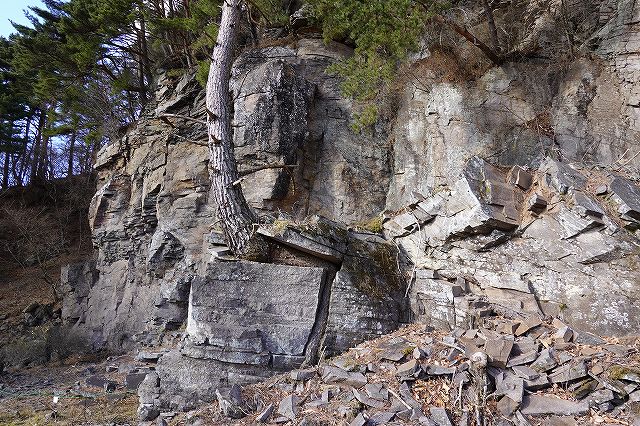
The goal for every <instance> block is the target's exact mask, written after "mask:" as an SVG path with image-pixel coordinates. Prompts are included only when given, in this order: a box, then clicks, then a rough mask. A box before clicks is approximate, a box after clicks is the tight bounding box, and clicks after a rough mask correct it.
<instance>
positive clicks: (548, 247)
mask: <svg viewBox="0 0 640 426" xmlns="http://www.w3.org/2000/svg"><path fill="white" fill-rule="evenodd" d="M521 173H523V172H522V171H521ZM508 175H513V170H512V171H511V173H507V171H502V170H500V169H499V168H496V167H495V166H492V165H490V164H488V163H487V162H485V161H484V160H481V159H479V158H473V159H472V160H471V161H470V162H469V163H468V164H467V166H466V168H465V170H464V173H463V177H462V178H461V179H460V180H459V181H457V182H456V183H454V184H453V186H452V187H451V188H447V189H444V190H442V191H440V192H439V193H437V194H435V195H434V196H433V197H432V198H429V199H426V200H424V201H422V202H421V203H419V204H417V205H414V206H413V207H412V206H409V209H411V208H413V209H414V211H415V210H416V209H419V208H420V205H426V204H430V205H433V204H436V201H434V198H436V200H437V204H438V205H439V210H438V211H434V210H432V211H431V214H432V215H433V217H432V218H431V220H430V221H428V222H426V223H423V224H422V225H421V227H420V228H419V230H418V229H415V230H411V231H408V232H404V233H403V234H400V235H397V234H395V235H397V236H396V237H395V239H396V241H397V242H398V244H399V246H400V247H402V248H404V249H405V250H407V251H408V252H409V253H411V257H412V259H413V260H414V261H415V263H416V264H418V265H420V266H421V268H424V269H425V270H417V271H416V273H415V278H414V284H413V285H412V290H411V292H412V294H413V301H412V303H413V310H414V314H415V315H417V317H418V318H420V319H422V320H426V321H431V322H433V323H434V325H438V326H447V327H450V328H453V327H455V326H459V325H461V324H462V323H464V322H465V321H467V313H468V307H469V303H474V301H473V297H474V296H475V297H480V298H484V299H485V300H486V299H488V300H491V301H492V302H494V303H497V304H499V305H502V306H503V307H504V308H505V309H508V310H511V311H516V312H529V313H539V314H542V313H544V314H547V315H561V316H562V317H563V318H564V319H565V320H566V321H569V322H570V323H571V324H572V325H573V326H575V327H577V328H579V329H582V330H587V331H594V332H597V333H599V334H607V335H611V334H613V335H624V334H627V333H628V332H629V330H638V329H639V328H640V322H638V320H637V318H638V317H637V314H640V312H637V303H635V301H636V300H637V298H638V297H639V296H640V293H639V292H640V288H639V287H638V285H637V283H638V282H640V271H639V270H638V268H637V266H636V262H637V256H638V253H640V240H639V239H638V238H637V237H635V236H634V235H633V234H631V233H629V232H627V231H626V230H625V228H631V229H635V227H636V226H637V223H638V222H636V221H635V219H633V213H631V212H632V211H635V210H634V209H633V207H630V205H629V204H627V203H626V202H625V201H623V200H624V198H625V197H626V198H627V200H629V201H628V202H629V203H632V201H631V199H637V198H636V197H634V196H632V194H635V192H634V191H636V190H637V188H638V187H637V186H636V185H635V184H631V183H630V182H629V181H627V180H625V179H623V178H621V177H619V176H615V175H606V174H596V173H594V172H593V171H591V172H588V173H586V172H581V171H580V170H577V169H574V168H572V167H570V166H569V165H566V164H564V163H559V162H557V161H554V160H551V159H547V160H546V161H545V162H544V163H543V165H542V166H541V170H540V171H538V172H536V173H532V174H531V175H530V176H531V177H530V180H531V186H530V188H528V189H527V191H524V190H522V188H520V187H519V186H518V185H517V184H510V183H509V178H508ZM598 182H606V183H610V185H609V186H610V187H611V191H612V192H611V193H610V194H608V195H605V196H600V197H598V196H595V195H594V194H592V192H591V191H590V189H589V188H594V187H595V186H596V183H598ZM622 182H624V183H625V184H624V185H623V184H622ZM616 183H617V184H616ZM634 188H635V189H634ZM534 198H535V199H536V200H538V202H539V200H540V199H545V200H548V207H543V211H540V210H538V209H537V208H536V209H533V210H532V204H531V202H530V200H532V199H534ZM442 200H444V201H442ZM615 206H619V207H615ZM393 222H394V219H392V220H391V221H389V222H387V224H385V227H386V228H387V229H388V233H389V235H390V236H394V232H395V230H396V229H397V226H395V224H394V223H393ZM604 289H606V291H605V290H604ZM466 293H468V295H467V296H465V294H466ZM623 295H624V296H623ZM463 296H464V297H463Z"/></svg>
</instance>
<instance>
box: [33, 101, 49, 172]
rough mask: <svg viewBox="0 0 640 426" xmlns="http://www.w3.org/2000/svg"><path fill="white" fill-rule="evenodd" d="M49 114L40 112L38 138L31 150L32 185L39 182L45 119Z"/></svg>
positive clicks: (42, 110) (43, 111)
mask: <svg viewBox="0 0 640 426" xmlns="http://www.w3.org/2000/svg"><path fill="white" fill-rule="evenodd" d="M46 115H47V113H46V111H45V110H44V109H41V110H40V117H39V118H38V131H37V133H36V138H35V140H34V141H33V149H32V150H31V157H32V158H31V176H30V179H29V182H30V183H34V182H35V181H36V180H38V172H39V171H40V151H41V150H42V148H41V145H42V133H43V132H44V126H45V117H46Z"/></svg>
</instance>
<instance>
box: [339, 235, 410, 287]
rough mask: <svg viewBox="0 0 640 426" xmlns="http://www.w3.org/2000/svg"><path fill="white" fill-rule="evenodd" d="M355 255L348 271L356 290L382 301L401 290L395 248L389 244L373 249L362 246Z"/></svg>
mask: <svg viewBox="0 0 640 426" xmlns="http://www.w3.org/2000/svg"><path fill="white" fill-rule="evenodd" d="M365 244H366V243H365ZM357 254H358V255H357V256H353V257H352V263H351V264H350V265H349V270H350V272H351V274H352V276H353V280H354V281H353V284H354V285H355V287H356V288H357V289H358V290H360V291H361V292H362V293H364V294H366V295H367V296H369V297H372V298H374V299H384V298H385V296H388V295H390V294H391V293H393V292H394V291H397V290H399V289H401V288H402V284H403V280H402V277H401V274H400V271H399V270H398V261H397V251H396V248H395V247H393V246H391V245H389V244H376V245H375V246H374V247H373V248H372V247H369V246H368V245H363V247H359V249H358V250H357Z"/></svg>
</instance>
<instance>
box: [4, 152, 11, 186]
mask: <svg viewBox="0 0 640 426" xmlns="http://www.w3.org/2000/svg"><path fill="white" fill-rule="evenodd" d="M9 158H11V156H10V154H9V150H8V149H7V151H6V152H5V153H4V165H3V170H2V189H7V188H9Z"/></svg>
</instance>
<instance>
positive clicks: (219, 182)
mask: <svg viewBox="0 0 640 426" xmlns="http://www.w3.org/2000/svg"><path fill="white" fill-rule="evenodd" d="M240 4H241V0H225V1H224V2H223V4H222V20H221V22H220V28H219V29H218V39H217V41H216V45H215V47H214V49H213V55H212V61H211V68H210V69H209V79H208V81H207V123H208V125H207V127H208V133H209V155H210V158H209V171H210V174H211V187H212V193H213V197H214V199H215V202H216V204H217V206H218V219H219V221H220V224H221V226H222V230H223V232H224V235H225V239H226V241H227V244H228V246H229V249H230V250H231V251H232V252H233V253H234V254H236V255H237V256H240V257H245V258H261V257H264V256H265V255H266V253H264V251H265V250H266V248H265V243H264V241H262V240H261V239H260V238H257V236H256V235H255V226H256V223H257V218H256V215H255V214H254V212H253V211H252V210H251V208H250V207H249V204H248V203H247V200H246V199H245V198H244V194H243V193H242V188H241V186H240V176H239V174H238V167H237V165H236V160H235V157H234V154H233V131H232V128H231V118H232V117H231V96H230V94H229V80H230V78H231V65H232V62H233V53H234V52H233V51H234V43H235V38H236V34H237V31H238V25H239V18H240V13H241V10H240Z"/></svg>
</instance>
